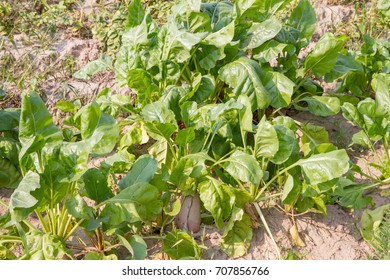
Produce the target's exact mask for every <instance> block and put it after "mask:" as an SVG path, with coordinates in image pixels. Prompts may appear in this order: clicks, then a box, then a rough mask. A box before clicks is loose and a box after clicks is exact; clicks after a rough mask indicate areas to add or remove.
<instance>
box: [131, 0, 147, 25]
mask: <svg viewBox="0 0 390 280" xmlns="http://www.w3.org/2000/svg"><path fill="white" fill-rule="evenodd" d="M127 11H128V13H127V22H126V27H135V26H137V25H139V24H141V23H142V19H143V18H144V16H145V11H144V8H143V7H142V4H141V0H132V1H131V3H130V4H129V6H128V8H127Z"/></svg>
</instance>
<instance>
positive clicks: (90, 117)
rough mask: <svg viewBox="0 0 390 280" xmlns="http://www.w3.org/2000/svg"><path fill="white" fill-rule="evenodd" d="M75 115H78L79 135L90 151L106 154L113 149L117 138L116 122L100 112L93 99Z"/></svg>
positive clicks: (117, 128)
mask: <svg viewBox="0 0 390 280" xmlns="http://www.w3.org/2000/svg"><path fill="white" fill-rule="evenodd" d="M75 117H76V118H78V117H80V123H81V129H80V130H81V137H82V138H83V140H84V141H85V143H86V144H87V146H88V147H89V149H90V151H91V152H92V153H94V154H107V153H109V152H111V151H112V150H113V149H114V147H115V145H116V143H117V141H118V139H119V127H118V124H117V122H116V120H115V119H114V118H113V117H111V116H110V115H108V114H106V113H103V112H101V111H100V108H99V105H98V104H97V103H96V102H95V101H93V102H92V103H90V104H88V105H86V106H84V107H83V108H81V110H80V111H79V112H78V113H77V115H76V116H75Z"/></svg>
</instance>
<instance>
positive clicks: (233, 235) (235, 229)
mask: <svg viewBox="0 0 390 280" xmlns="http://www.w3.org/2000/svg"><path fill="white" fill-rule="evenodd" d="M251 225H252V223H251V220H250V218H249V216H248V215H247V214H246V213H245V212H244V210H243V209H240V208H237V207H234V208H233V210H232V216H231V218H230V220H229V223H228V224H227V225H226V228H225V231H224V233H223V236H222V241H221V245H220V247H221V249H222V250H223V251H224V252H225V253H226V254H228V255H229V256H230V257H232V258H238V257H241V256H243V255H245V254H246V253H247V250H248V249H249V245H250V242H251V240H252V235H253V233H252V228H251Z"/></svg>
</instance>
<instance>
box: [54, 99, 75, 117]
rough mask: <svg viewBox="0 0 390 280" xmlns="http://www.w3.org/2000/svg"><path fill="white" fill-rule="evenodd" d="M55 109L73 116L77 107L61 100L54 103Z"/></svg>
mask: <svg viewBox="0 0 390 280" xmlns="http://www.w3.org/2000/svg"><path fill="white" fill-rule="evenodd" d="M56 108H57V109H59V110H61V111H62V112H67V113H72V114H75V113H76V111H77V107H76V105H75V104H74V103H73V102H70V101H65V100H61V101H58V102H57V103H56Z"/></svg>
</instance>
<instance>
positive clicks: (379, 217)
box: [361, 204, 390, 241]
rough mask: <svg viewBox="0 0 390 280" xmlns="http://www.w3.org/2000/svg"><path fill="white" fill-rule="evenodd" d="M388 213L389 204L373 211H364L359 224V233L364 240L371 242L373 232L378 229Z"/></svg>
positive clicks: (389, 210) (373, 235) (373, 236)
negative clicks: (360, 227) (360, 225)
mask: <svg viewBox="0 0 390 280" xmlns="http://www.w3.org/2000/svg"><path fill="white" fill-rule="evenodd" d="M389 212H390V204H386V205H383V206H380V207H378V208H376V209H374V210H364V212H363V215H362V218H361V224H362V229H361V233H362V236H363V238H364V239H365V240H367V241H373V240H374V238H375V232H376V231H377V230H378V229H379V227H380V225H381V224H382V221H383V220H384V218H385V215H386V214H387V213H389Z"/></svg>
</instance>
